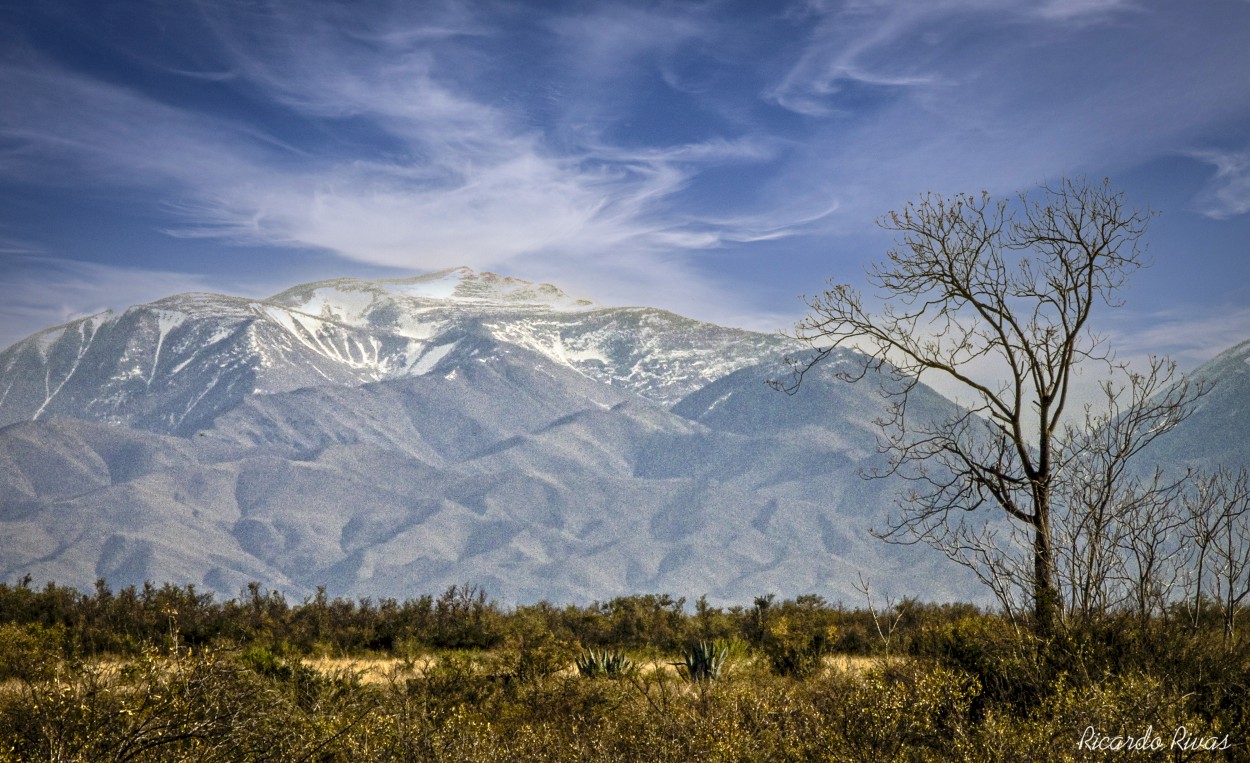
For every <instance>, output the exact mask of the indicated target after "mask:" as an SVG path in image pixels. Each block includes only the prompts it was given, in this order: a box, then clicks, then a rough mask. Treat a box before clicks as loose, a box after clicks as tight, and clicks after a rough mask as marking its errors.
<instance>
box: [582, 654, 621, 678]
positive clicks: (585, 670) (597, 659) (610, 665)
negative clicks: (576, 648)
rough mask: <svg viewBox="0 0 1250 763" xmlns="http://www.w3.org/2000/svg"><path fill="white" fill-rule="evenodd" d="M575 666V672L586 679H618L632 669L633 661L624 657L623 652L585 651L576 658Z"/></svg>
mask: <svg viewBox="0 0 1250 763" xmlns="http://www.w3.org/2000/svg"><path fill="white" fill-rule="evenodd" d="M576 664H577V672H578V673H580V674H581V675H582V676H584V677H586V678H598V677H600V676H606V677H607V678H618V677H620V676H623V675H625V674H626V673H628V672H629V671H630V670H631V669H632V668H633V667H634V663H633V660H631V659H629V658H628V657H626V656H625V653H624V652H617V651H615V650H613V651H608V650H607V649H602V650H600V651H598V652H596V651H595V650H594V649H587V650H586V651H585V652H583V653H582V655H581V656H580V657H578V658H577V661H576Z"/></svg>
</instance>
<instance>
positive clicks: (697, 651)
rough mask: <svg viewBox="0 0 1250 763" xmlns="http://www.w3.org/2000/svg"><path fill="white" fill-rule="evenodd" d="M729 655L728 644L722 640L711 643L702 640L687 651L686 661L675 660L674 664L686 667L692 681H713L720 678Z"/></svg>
mask: <svg viewBox="0 0 1250 763" xmlns="http://www.w3.org/2000/svg"><path fill="white" fill-rule="evenodd" d="M728 656H729V647H728V646H725V645H723V644H721V643H720V642H715V643H712V644H709V643H708V642H706V641H700V642H699V643H698V644H696V645H694V646H692V647H690V649H689V650H687V651H686V655H685V661H684V662H674V663H673V665H676V666H677V667H678V668H679V669H685V671H686V678H688V679H690V680H691V681H711V680H714V679H717V678H720V675H721V671H722V670H723V669H724V667H725V658H726V657H728Z"/></svg>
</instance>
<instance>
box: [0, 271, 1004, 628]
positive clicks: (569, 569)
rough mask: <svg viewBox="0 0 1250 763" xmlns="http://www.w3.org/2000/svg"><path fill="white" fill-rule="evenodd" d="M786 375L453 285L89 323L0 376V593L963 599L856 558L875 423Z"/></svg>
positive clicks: (750, 356)
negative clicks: (35, 588)
mask: <svg viewBox="0 0 1250 763" xmlns="http://www.w3.org/2000/svg"><path fill="white" fill-rule="evenodd" d="M788 349H793V348H788V347H787V346H786V344H785V342H784V341H783V340H782V339H780V338H778V337H773V336H769V335H764V334H757V333H752V332H747V331H741V330H737V329H729V328H724V327H719V326H713V325H710V324H706V323H701V322H698V321H693V320H689V319H686V318H682V317H680V316H677V315H673V314H671V313H667V312H664V311H661V310H655V309H651V308H600V307H597V306H595V305H592V304H590V303H587V302H585V301H582V300H577V299H574V298H571V297H569V296H568V295H565V294H564V293H563V292H561V291H560V290H559V289H557V288H555V287H553V286H550V285H546V284H533V283H530V282H526V281H521V280H518V279H511V278H505V277H502V276H496V275H494V274H489V273H481V274H478V273H474V272H472V271H468V270H466V269H459V270H454V271H445V272H442V273H435V274H432V275H427V276H421V277H418V278H412V279H404V280H395V281H356V280H348V279H343V280H335V281H325V282H319V283H313V284H306V285H302V286H298V287H295V288H293V289H290V290H288V291H285V292H283V293H281V294H278V295H276V296H274V297H272V298H269V299H265V300H245V299H239V298H233V297H225V296H221V295H210V294H194V295H179V296H174V297H170V298H167V299H164V300H160V301H158V302H154V303H152V304H149V305H141V306H137V307H133V308H130V309H128V310H126V311H125V312H123V313H121V314H107V313H106V314H101V315H97V316H92V317H90V318H86V319H83V320H79V321H75V322H73V323H70V324H67V325H65V326H61V327H58V328H55V329H50V330H48V331H44V332H42V333H40V334H36V335H35V336H32V337H30V338H29V339H26V340H24V341H22V342H19V343H18V344H16V345H14V346H13V347H11V348H9V349H8V350H6V351H5V352H3V353H0V424H2V425H7V426H3V428H0V532H2V533H3V538H4V540H3V541H2V542H0V578H3V579H9V580H11V579H14V578H16V577H20V576H22V575H24V574H27V573H29V574H31V575H32V576H33V577H34V578H35V579H37V580H55V581H57V582H60V583H67V584H73V585H78V586H82V587H89V586H90V585H91V584H92V583H93V582H94V581H95V580H96V579H97V578H99V577H104V578H106V579H107V580H108V582H109V583H110V584H111V585H113V586H121V585H127V584H131V583H141V582H142V581H144V580H153V581H158V582H164V581H170V582H175V583H179V584H186V583H193V584H195V585H196V586H197V587H200V588H203V589H208V590H212V591H215V592H218V593H220V594H222V595H225V596H233V595H237V594H238V592H239V590H240V588H242V587H243V586H244V585H246V584H247V583H248V582H250V581H259V582H261V583H262V584H264V585H266V586H269V587H273V588H277V589H280V590H283V591H285V592H286V593H288V594H289V595H292V596H295V597H299V596H303V595H306V594H308V593H310V592H311V591H313V590H314V589H315V587H316V586H318V585H325V586H327V588H328V590H329V592H330V593H331V594H333V595H350V596H372V597H375V598H376V597H381V596H394V597H400V598H402V597H407V596H413V595H418V594H421V593H427V592H438V591H441V590H443V589H445V588H446V587H447V586H449V585H452V584H455V583H462V582H466V581H467V582H473V583H478V584H481V585H483V586H484V587H485V588H486V589H487V590H488V591H489V592H490V593H491V594H492V595H494V596H496V597H498V598H501V599H503V600H505V601H510V602H527V601H535V600H538V599H543V598H545V599H548V600H551V601H556V602H570V601H576V602H588V601H590V600H594V599H605V598H609V597H612V596H616V595H621V594H627V593H637V592H671V593H675V594H678V595H684V596H691V597H693V596H698V595H700V594H704V593H706V594H708V596H709V598H710V599H711V600H712V601H715V602H722V603H740V604H745V603H749V602H750V601H751V599H752V597H754V596H757V595H761V594H766V593H777V594H779V595H782V596H794V595H798V594H801V593H809V592H814V593H818V594H821V595H824V596H825V597H827V598H830V599H844V600H847V601H851V602H855V601H857V600H858V594H857V593H856V591H855V588H854V585H855V583H856V582H857V574H858V573H859V572H863V573H864V574H866V575H867V576H869V577H870V578H872V580H873V582H874V588H875V589H879V590H888V591H891V592H893V593H896V594H898V595H910V596H915V597H919V598H934V599H953V598H958V599H963V600H978V599H981V598H983V592H982V591H981V590H980V588H979V587H978V586H977V585H976V584H975V582H973V581H971V580H969V579H968V578H967V577H966V576H963V575H961V574H960V572H961V571H960V570H959V569H957V568H955V567H952V566H951V565H950V564H949V563H948V562H946V560H945V559H943V558H941V557H939V556H938V555H936V554H935V553H933V552H931V551H930V550H928V549H925V548H919V547H906V546H891V545H886V544H883V543H881V542H880V541H878V540H876V539H875V538H873V537H871V536H870V535H869V532H868V531H869V529H870V528H871V527H874V526H877V527H880V526H882V525H883V523H884V521H885V517H886V514H887V513H888V512H889V511H891V509H892V507H893V502H894V499H895V496H896V495H897V494H898V491H899V490H901V489H902V487H901V486H900V485H897V484H894V483H891V482H888V481H886V480H863V479H861V478H860V476H859V474H860V472H861V470H863V469H864V468H866V467H871V466H872V465H873V464H874V463H876V459H878V458H879V456H878V455H877V453H876V448H875V445H876V436H875V429H874V426H873V423H872V422H873V419H874V418H875V417H876V416H878V415H879V414H880V412H881V410H882V407H881V406H882V402H881V399H880V397H879V396H878V395H877V393H876V391H875V389H874V388H873V385H872V383H871V380H866V381H864V382H860V383H857V384H847V383H844V382H841V381H838V380H837V379H836V378H835V376H834V371H835V370H836V367H837V365H838V364H839V363H846V364H854V363H856V362H857V359H856V356H854V355H853V354H851V353H847V354H844V355H842V356H840V357H839V358H836V359H832V361H831V362H830V363H829V364H827V365H825V366H822V367H821V369H820V370H819V371H818V372H816V373H813V374H811V375H809V377H808V378H807V380H806V381H805V383H804V385H803V387H802V388H801V389H800V391H799V393H798V394H797V395H794V396H786V395H783V394H781V393H779V392H776V391H774V390H772V389H769V388H768V387H767V386H766V385H765V381H766V380H768V379H769V378H776V377H778V376H780V375H782V374H784V373H786V369H785V368H784V366H783V365H782V364H781V357H782V356H783V355H784V354H785V353H786V351H787V350H788ZM916 405H917V408H925V409H928V410H931V411H932V412H933V415H941V413H942V412H943V411H947V410H949V405H950V404H949V403H948V402H946V401H945V400H944V399H943V398H941V397H940V396H938V395H937V394H936V393H932V392H929V391H925V392H924V394H923V396H922V398H921V399H919V400H917V401H916Z"/></svg>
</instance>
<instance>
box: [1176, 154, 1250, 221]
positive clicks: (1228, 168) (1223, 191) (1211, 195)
mask: <svg viewBox="0 0 1250 763" xmlns="http://www.w3.org/2000/svg"><path fill="white" fill-rule="evenodd" d="M1190 156H1192V157H1193V158H1195V159H1198V160H1200V161H1202V162H1205V163H1207V164H1210V165H1212V166H1214V167H1215V177H1214V178H1212V180H1211V182H1210V183H1209V184H1208V185H1207V187H1206V188H1205V189H1203V191H1202V193H1200V194H1199V196H1198V198H1196V199H1195V200H1194V205H1195V207H1196V208H1197V209H1198V211H1199V212H1201V213H1202V214H1204V215H1206V216H1207V217H1212V218H1215V219H1217V220H1224V219H1227V218H1229V217H1235V216H1237V215H1244V214H1246V213H1247V212H1250V150H1247V151H1194V152H1191V153H1190Z"/></svg>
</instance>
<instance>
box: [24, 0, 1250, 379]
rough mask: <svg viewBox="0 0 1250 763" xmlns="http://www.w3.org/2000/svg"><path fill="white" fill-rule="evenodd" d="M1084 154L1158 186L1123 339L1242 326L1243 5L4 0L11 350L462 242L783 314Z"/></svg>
mask: <svg viewBox="0 0 1250 763" xmlns="http://www.w3.org/2000/svg"><path fill="white" fill-rule="evenodd" d="M1064 177H1084V178H1087V179H1091V180H1095V181H1098V182H1100V181H1101V179H1102V178H1104V177H1107V178H1110V179H1111V182H1112V184H1113V185H1114V186H1115V187H1116V188H1118V189H1120V190H1122V191H1123V192H1124V193H1125V194H1126V196H1127V198H1128V200H1129V202H1130V203H1131V204H1133V205H1135V206H1138V207H1142V208H1149V209H1151V210H1153V211H1155V212H1157V213H1159V214H1158V216H1157V217H1156V218H1155V219H1154V220H1153V221H1152V223H1151V227H1150V230H1149V231H1148V233H1147V236H1146V240H1147V242H1148V243H1149V247H1150V248H1149V253H1150V257H1151V260H1152V261H1153V264H1152V266H1151V267H1150V268H1149V269H1146V270H1143V271H1140V272H1138V273H1136V274H1135V275H1134V276H1133V279H1132V281H1131V282H1130V284H1129V285H1128V286H1127V287H1126V288H1125V289H1124V291H1123V292H1122V297H1123V299H1124V304H1123V305H1122V306H1121V307H1119V308H1118V309H1116V310H1114V311H1109V312H1107V313H1106V314H1105V315H1103V316H1102V317H1101V318H1100V321H1101V322H1100V323H1099V329H1100V330H1101V331H1103V332H1105V333H1106V334H1107V335H1108V336H1109V337H1110V340H1111V342H1112V343H1113V345H1114V346H1116V347H1117V348H1119V349H1120V351H1121V352H1122V353H1123V354H1124V355H1126V356H1127V357H1136V356H1141V355H1144V354H1146V353H1151V352H1159V353H1167V354H1170V355H1171V356H1172V357H1174V358H1175V359H1176V360H1177V361H1179V363H1180V364H1181V366H1182V367H1183V368H1192V367H1193V366H1195V365H1197V364H1198V363H1200V362H1202V361H1203V360H1206V359H1208V358H1210V357H1212V356H1213V355H1214V354H1215V353H1217V352H1219V351H1220V350H1222V349H1224V348H1226V347H1228V346H1230V345H1233V344H1235V343H1238V342H1240V341H1244V340H1246V339H1250V2H1247V0H1193V2H1186V3H1178V2H1174V1H1173V0H1166V1H1161V2H1146V1H1145V0H1142V1H1140V2H1138V1H1134V0H1040V1H1039V0H1029V1H1026V0H915V1H914V2H913V1H908V0H897V1H891V2H887V1H885V0H844V1H841V2H839V1H837V0H802V1H796V2H788V3H787V2H784V1H782V0H778V1H777V2H758V1H755V0H743V1H741V2H729V1H726V2H717V1H715V0H703V1H700V2H676V1H673V2H628V1H626V2H606V1H604V2H594V1H593V0H591V1H583V2H567V3H561V2H554V1H545V2H539V1H538V0H533V1H531V2H502V1H500V2H484V3H475V2H467V1H465V0H451V1H448V2H437V1H434V0H429V1H427V0H397V1H396V2H385V1H382V0H360V1H354V2H311V1H306V0H289V1H286V2H266V1H265V0H213V1H212V2H196V1H195V0H161V1H159V2H158V1H156V0H153V1H152V2H142V1H139V0H117V1H115V2H109V3H100V2H98V0H83V1H82V2H72V1H69V0H19V1H18V2H11V1H6V0H0V347H7V346H8V345H10V344H11V343H13V342H15V341H17V340H19V339H21V338H23V337H25V336H27V335H29V334H30V333H33V332H35V331H37V330H40V329H42V328H45V327H48V326H52V325H56V324H59V323H62V322H65V321H67V320H70V319H73V318H76V317H81V316H83V315H88V314H91V313H94V312H98V311H100V310H102V309H105V308H112V309H122V308H125V307H126V306H128V305H130V304H136V303H142V302H148V301H151V300H154V299H157V298H160V297H162V296H167V295H169V294H173V293H178V292H185V291H216V292H223V293H228V294H236V295H241V296H248V297H264V296H267V295H269V294H273V293H276V292H278V291H281V290H283V289H284V288H286V287H288V286H291V285H294V284H297V283H302V282H306V281H311V280H317V279H322V278H330V277H337V276H356V277H364V278H376V277H402V276H407V275H413V274H417V273H422V272H428V271H432V270H439V269H443V268H448V267H454V266H460V265H467V266H469V267H473V268H475V269H480V270H492V271H495V272H500V273H505V274H508V275H513V276H517V277H520V278H526V279H530V280H540V281H549V282H552V283H555V284H557V285H559V286H561V287H562V288H564V289H565V290H566V291H568V292H570V293H573V294H575V295H577V296H584V297H588V298H591V299H594V300H595V301H597V302H600V303H602V304H605V305H626V304H646V305H651V306H656V307H663V308H667V309H670V310H673V311H675V312H678V313H682V314H684V315H688V316H691V317H695V318H701V319H705V320H710V321H714V322H718V323H722V324H726V325H734V326H741V327H745V328H751V329H756V330H763V331H776V330H779V329H786V328H789V327H791V326H792V325H793V322H794V321H795V320H797V319H798V318H800V317H801V316H802V315H803V313H804V306H803V303H802V301H801V300H800V299H799V297H800V295H803V294H813V293H816V292H818V291H820V290H821V289H822V288H823V287H824V286H825V284H826V282H827V281H828V280H830V279H832V280H834V281H838V282H850V283H852V284H860V285H862V284H863V283H864V271H865V268H866V266H867V265H869V264H870V263H871V262H873V261H875V260H878V259H880V258H881V256H882V255H883V253H884V252H885V250H886V249H887V248H888V247H889V245H890V243H891V237H890V234H888V233H887V232H884V231H882V230H881V229H880V228H879V227H877V226H876V225H875V223H874V221H875V220H877V219H879V218H880V217H881V216H882V215H883V214H885V213H886V212H888V211H889V210H891V209H897V208H900V207H902V206H903V205H904V204H906V203H907V202H908V201H911V200H913V199H916V198H917V197H918V196H919V195H920V194H922V193H925V192H936V193H940V194H954V193H959V192H971V193H977V192H980V191H982V190H985V191H988V192H990V193H992V194H995V195H1004V196H1010V195H1013V194H1017V193H1020V192H1027V191H1029V189H1032V188H1036V187H1037V185H1038V184H1039V183H1043V182H1054V181H1056V180H1057V179H1060V178H1064Z"/></svg>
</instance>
